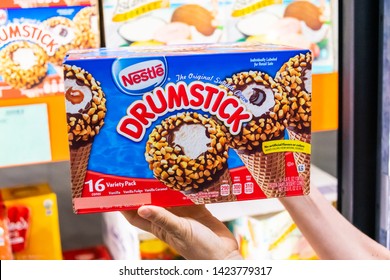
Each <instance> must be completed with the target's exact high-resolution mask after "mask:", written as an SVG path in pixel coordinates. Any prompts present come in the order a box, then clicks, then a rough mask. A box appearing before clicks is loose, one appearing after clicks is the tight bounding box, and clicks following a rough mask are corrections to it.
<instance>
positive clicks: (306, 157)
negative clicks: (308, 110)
mask: <svg viewBox="0 0 390 280" xmlns="http://www.w3.org/2000/svg"><path fill="white" fill-rule="evenodd" d="M288 135H289V137H290V140H298V141H302V142H305V143H309V144H310V143H311V134H308V133H296V132H294V131H291V130H288ZM293 154H294V160H295V164H296V166H297V167H298V166H299V165H304V166H305V170H304V171H303V172H299V177H301V178H302V179H303V182H304V184H303V193H304V194H309V193H310V160H311V155H310V154H306V153H293Z"/></svg>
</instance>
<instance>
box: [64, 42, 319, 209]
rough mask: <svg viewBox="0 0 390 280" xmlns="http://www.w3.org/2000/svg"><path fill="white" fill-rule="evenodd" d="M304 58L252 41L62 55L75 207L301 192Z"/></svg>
mask: <svg viewBox="0 0 390 280" xmlns="http://www.w3.org/2000/svg"><path fill="white" fill-rule="evenodd" d="M311 65H312V55H311V52H310V51H309V50H307V49H294V48H289V47H282V46H281V47H279V46H275V45H261V44H252V43H243V44H241V43H237V44H199V45H175V46H164V47H149V48H148V47H143V48H122V49H117V50H110V49H98V50H91V51H84V52H83V51H79V52H77V51H75V52H71V53H69V54H68V56H67V57H66V59H65V62H64V66H63V68H64V77H65V80H64V84H65V102H66V112H67V113H66V118H67V132H68V140H69V147H70V157H71V174H72V193H73V204H74V210H75V212H76V213H88V212H98V211H113V210H122V209H133V208H137V207H139V206H140V205H144V204H154V205H160V206H185V205H194V204H205V203H216V202H230V201H243V200H250V199H262V198H275V197H284V196H293V195H303V194H307V193H309V189H310V188H309V185H310V151H311V148H310V147H311V146H310V142H311V88H312V85H311V67H312V66H311Z"/></svg>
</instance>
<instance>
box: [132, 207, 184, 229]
mask: <svg viewBox="0 0 390 280" xmlns="http://www.w3.org/2000/svg"><path fill="white" fill-rule="evenodd" d="M138 215H139V216H140V217H142V218H144V219H146V220H148V221H149V222H151V223H152V224H153V225H154V226H155V227H158V228H160V229H163V230H164V231H166V232H167V233H174V234H175V235H176V234H177V233H181V232H183V231H185V230H186V229H185V224H184V223H183V220H182V219H181V218H180V217H178V216H176V215H175V214H172V213H171V212H169V211H168V210H165V209H164V208H162V207H158V206H151V205H148V206H142V207H140V208H139V209H138ZM152 229H153V226H152ZM154 233H156V232H154Z"/></svg>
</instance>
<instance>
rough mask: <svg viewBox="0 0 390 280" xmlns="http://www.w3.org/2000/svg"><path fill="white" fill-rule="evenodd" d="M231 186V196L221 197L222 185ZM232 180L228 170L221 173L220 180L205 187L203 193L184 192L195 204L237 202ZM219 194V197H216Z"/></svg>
mask: <svg viewBox="0 0 390 280" xmlns="http://www.w3.org/2000/svg"><path fill="white" fill-rule="evenodd" d="M223 184H228V185H229V194H228V195H221V185H223ZM232 186H233V184H232V178H231V176H230V172H229V169H228V168H225V170H224V171H223V172H222V173H221V175H220V177H219V178H218V180H214V181H213V182H212V183H211V184H210V185H209V186H208V187H205V188H204V189H203V190H202V191H200V192H197V193H194V192H182V193H184V194H185V195H186V196H187V197H188V198H189V199H190V200H191V201H192V202H193V203H194V204H208V203H216V202H229V201H236V200H237V198H236V196H235V195H234V194H233V192H232ZM217 193H218V195H216V194H217Z"/></svg>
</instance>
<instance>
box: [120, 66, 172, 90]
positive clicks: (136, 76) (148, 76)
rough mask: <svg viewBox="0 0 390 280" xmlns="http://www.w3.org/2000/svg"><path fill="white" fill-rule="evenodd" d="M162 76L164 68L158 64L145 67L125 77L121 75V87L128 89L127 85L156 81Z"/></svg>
mask: <svg viewBox="0 0 390 280" xmlns="http://www.w3.org/2000/svg"><path fill="white" fill-rule="evenodd" d="M164 74H165V73H164V67H163V65H162V64H161V63H160V64H157V65H154V66H151V67H146V68H143V69H140V70H137V71H133V72H130V73H127V74H126V75H122V76H121V81H122V84H123V86H125V87H128V86H129V85H130V86H132V85H134V84H139V83H141V82H146V81H148V80H152V79H156V78H158V77H163V76H164Z"/></svg>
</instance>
